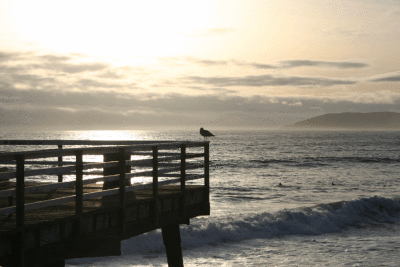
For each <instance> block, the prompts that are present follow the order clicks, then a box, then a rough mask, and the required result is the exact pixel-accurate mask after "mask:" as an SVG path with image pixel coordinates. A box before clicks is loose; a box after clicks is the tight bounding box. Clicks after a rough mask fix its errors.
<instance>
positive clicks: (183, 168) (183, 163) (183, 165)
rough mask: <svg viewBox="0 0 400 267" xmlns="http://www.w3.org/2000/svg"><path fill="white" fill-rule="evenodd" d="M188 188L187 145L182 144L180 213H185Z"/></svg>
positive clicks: (182, 214)
mask: <svg viewBox="0 0 400 267" xmlns="http://www.w3.org/2000/svg"><path fill="white" fill-rule="evenodd" d="M185 188H186V145H185V144H182V145H181V200H180V202H181V203H180V204H181V207H180V215H181V216H184V214H185V202H186V201H185V194H186V191H185Z"/></svg>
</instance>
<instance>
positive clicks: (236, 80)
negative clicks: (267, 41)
mask: <svg viewBox="0 0 400 267" xmlns="http://www.w3.org/2000/svg"><path fill="white" fill-rule="evenodd" d="M187 80H188V81H189V82H194V83H201V84H211V85H213V86H221V87H224V86H226V87H229V86H255V87H263V86H295V87H304V86H322V87H329V86H333V85H346V84H355V83H357V82H356V81H352V80H346V79H331V78H325V77H299V76H273V75H259V76H245V77H200V76H189V77H187Z"/></svg>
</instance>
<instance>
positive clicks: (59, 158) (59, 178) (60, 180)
mask: <svg viewBox="0 0 400 267" xmlns="http://www.w3.org/2000/svg"><path fill="white" fill-rule="evenodd" d="M62 147H63V146H62V145H58V149H62ZM62 160H63V157H62V156H58V167H61V166H62V165H61V162H62ZM62 181H63V175H62V174H59V175H58V182H59V183H62Z"/></svg>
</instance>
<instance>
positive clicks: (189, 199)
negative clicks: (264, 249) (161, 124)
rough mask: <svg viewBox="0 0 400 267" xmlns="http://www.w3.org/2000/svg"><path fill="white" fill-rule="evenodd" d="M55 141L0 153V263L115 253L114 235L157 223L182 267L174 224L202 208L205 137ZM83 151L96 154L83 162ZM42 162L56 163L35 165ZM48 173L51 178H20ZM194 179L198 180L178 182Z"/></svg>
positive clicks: (55, 261) (173, 261)
mask: <svg viewBox="0 0 400 267" xmlns="http://www.w3.org/2000/svg"><path fill="white" fill-rule="evenodd" d="M3 142H4V141H3ZM7 142H9V143H11V142H10V141H7ZM25 142H28V143H29V141H25ZM35 142H37V141H35ZM53 142H54V141H50V144H48V143H47V145H53V144H54V143H53ZM68 142H69V144H71V142H72V141H68ZM72 144H74V143H73V142H72ZM35 145H36V143H35ZM86 145H87V144H86ZM96 145H98V144H97V143H96ZM58 147H59V148H58V149H49V150H40V151H38V150H35V151H25V152H11V153H2V154H0V163H3V165H4V166H7V167H2V168H7V170H6V171H5V172H4V169H3V172H1V173H0V179H1V180H2V182H0V266H64V265H65V259H70V258H80V257H99V256H116V255H120V253H121V252H120V242H121V240H124V239H127V238H130V237H133V236H137V235H140V234H143V233H146V232H148V231H152V230H155V229H159V228H161V229H162V232H163V239H164V244H165V246H166V250H167V258H168V263H169V265H170V266H183V261H182V254H181V248H180V234H179V224H189V223H190V219H191V218H193V217H196V216H201V215H209V214H210V206H209V181H208V180H209V178H208V176H209V174H208V162H209V159H208V157H209V156H208V154H209V152H208V142H200V143H189V142H184V143H182V142H174V143H168V142H164V143H152V144H143V143H140V144H128V145H127V144H124V145H118V146H108V147H89V148H87V147H85V148H79V147H78V148H77V147H74V148H72V149H65V148H64V149H62V147H61V148H60V144H58ZM188 148H194V149H197V151H194V153H187V150H188ZM198 148H202V149H203V151H201V153H199V151H198ZM177 150H178V151H177ZM149 152H150V153H149ZM21 155H23V157H21ZM71 155H73V156H74V157H72V158H74V159H73V160H71ZM85 155H103V157H102V159H104V160H103V162H101V163H100V162H93V161H91V162H85V161H84V160H83V159H84V156H85ZM63 157H64V158H66V157H69V158H68V160H63ZM43 158H45V159H46V160H47V161H43ZM50 158H53V159H54V158H55V159H56V160H54V161H51V159H50ZM30 159H35V160H33V161H29V160H30ZM37 159H40V160H41V161H40V162H39V161H38V160H37ZM199 159H203V160H200V161H199ZM13 164H14V165H15V168H13V167H12V165H13ZM10 165H11V166H10ZM38 165H40V167H38ZM49 165H51V166H54V165H56V167H52V168H48V167H46V168H43V166H49ZM93 169H94V171H93ZM198 169H200V170H202V171H201V172H199V171H198ZM88 170H89V172H88ZM99 170H100V171H99ZM203 170H204V171H203ZM90 171H91V172H90ZM49 173H50V174H51V175H57V176H58V182H53V183H38V182H33V181H32V179H30V180H28V181H25V180H26V179H27V178H28V177H29V176H32V177H39V176H43V175H44V174H46V175H48V174H49ZM99 173H101V174H102V175H100V176H99ZM96 174H97V176H96ZM63 175H64V177H65V176H66V175H69V180H68V181H63V177H62V176H63ZM71 175H73V176H74V177H75V179H73V180H72V179H71ZM93 175H94V176H95V178H91V177H93ZM60 176H61V179H60ZM85 176H88V177H85ZM143 177H150V178H151V179H152V182H151V183H145V182H144V181H143ZM138 178H140V179H142V180H141V182H140V183H135V180H136V179H138ZM196 179H200V180H204V183H202V182H201V183H200V184H199V183H197V184H190V185H188V184H186V181H188V180H196ZM132 183H133V184H132Z"/></svg>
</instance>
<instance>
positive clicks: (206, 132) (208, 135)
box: [200, 128, 215, 140]
mask: <svg viewBox="0 0 400 267" xmlns="http://www.w3.org/2000/svg"><path fill="white" fill-rule="evenodd" d="M200 134H201V135H202V136H204V140H207V137H210V136H215V135H213V134H212V133H210V132H209V131H207V130H204V129H203V128H200Z"/></svg>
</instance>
